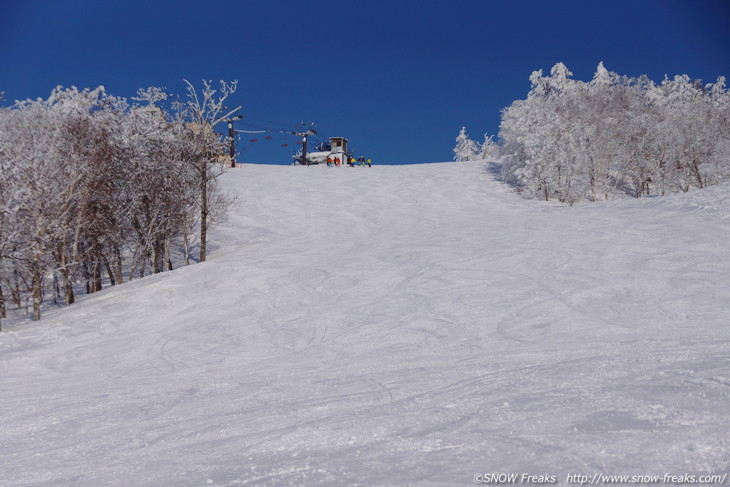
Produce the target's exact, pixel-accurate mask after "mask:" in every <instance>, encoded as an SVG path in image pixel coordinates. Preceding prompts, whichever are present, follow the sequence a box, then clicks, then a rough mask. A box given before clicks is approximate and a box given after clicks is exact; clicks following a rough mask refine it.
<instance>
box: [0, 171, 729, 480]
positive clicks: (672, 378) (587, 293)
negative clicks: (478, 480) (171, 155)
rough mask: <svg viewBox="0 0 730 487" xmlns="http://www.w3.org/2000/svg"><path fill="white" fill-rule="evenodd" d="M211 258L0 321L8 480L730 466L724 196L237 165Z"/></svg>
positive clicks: (0, 414) (479, 174) (468, 176)
mask: <svg viewBox="0 0 730 487" xmlns="http://www.w3.org/2000/svg"><path fill="white" fill-rule="evenodd" d="M223 184H224V185H225V186H226V187H227V188H229V189H230V190H231V191H234V192H236V193H237V194H238V195H239V196H238V202H237V204H236V209H235V210H234V211H233V214H232V215H231V217H230V219H229V221H228V222H227V223H225V224H224V225H223V226H221V227H219V228H218V229H217V230H215V231H214V232H213V234H212V236H211V240H212V242H213V244H214V245H213V248H212V249H211V250H210V252H209V255H210V257H209V260H208V262H206V263H204V264H198V265H193V266H189V267H186V268H181V269H179V270H176V271H174V272H171V273H165V274H161V275H156V276H152V277H148V278H145V279H143V280H136V281H133V282H131V283H128V284H124V285H123V286H117V287H115V288H109V289H106V290H104V291H103V292H101V293H99V294H96V295H93V296H89V297H86V298H84V299H83V300H82V302H80V303H78V304H76V305H74V306H72V307H70V308H67V309H61V310H53V311H49V312H47V313H46V314H45V317H44V319H43V321H42V322H40V323H28V322H26V323H16V324H12V325H11V326H10V327H9V331H5V332H3V333H0V485H3V486H94V487H100V486H150V487H153V486H154V487H160V486H210V485H212V486H239V485H277V486H278V485H296V486H303V485H307V486H312V485H327V486H344V485H362V486H374V485H378V486H405V485H417V486H452V485H454V486H457V485H473V483H474V476H475V474H480V473H482V474H487V473H500V472H502V473H518V474H522V473H532V474H535V475H545V474H547V475H554V476H555V477H556V480H557V482H558V483H560V484H566V481H567V475H568V474H586V475H591V476H592V475H594V474H596V473H605V474H611V475H649V474H659V475H663V474H665V473H669V474H673V475H683V474H697V475H699V474H703V473H719V474H724V473H726V472H728V470H730V414H729V411H730V306H729V305H728V303H730V186H728V185H722V186H716V187H713V188H709V189H707V190H703V191H698V192H695V193H691V194H687V195H676V196H669V197H665V198H648V199H642V200H623V201H610V202H604V203H596V204H591V205H585V206H580V207H575V208H569V207H567V206H563V205H559V204H553V203H545V202H538V201H527V200H523V199H522V198H520V197H519V196H518V195H517V194H515V193H514V191H513V190H512V189H510V188H508V187H506V186H504V185H502V184H500V183H499V182H497V181H495V180H494V178H493V176H492V175H491V174H490V172H489V170H488V165H487V164H485V163H481V162H472V163H447V164H424V165H412V166H387V167H386V166H381V167H378V166H375V167H373V168H369V169H368V168H365V169H363V168H347V167H343V168H326V167H310V168H304V167H290V166H286V167H281V166H253V165H244V166H243V167H241V168H239V169H236V170H232V171H230V172H229V173H228V174H227V175H226V176H224V182H223Z"/></svg>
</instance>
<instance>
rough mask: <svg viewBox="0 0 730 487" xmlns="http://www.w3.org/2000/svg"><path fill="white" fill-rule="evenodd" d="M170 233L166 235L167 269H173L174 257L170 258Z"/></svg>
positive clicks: (165, 253) (165, 255)
mask: <svg viewBox="0 0 730 487" xmlns="http://www.w3.org/2000/svg"><path fill="white" fill-rule="evenodd" d="M170 246H171V242H170V235H169V234H168V235H165V243H164V259H165V263H164V266H165V269H164V270H166V271H171V270H172V259H171V258H170Z"/></svg>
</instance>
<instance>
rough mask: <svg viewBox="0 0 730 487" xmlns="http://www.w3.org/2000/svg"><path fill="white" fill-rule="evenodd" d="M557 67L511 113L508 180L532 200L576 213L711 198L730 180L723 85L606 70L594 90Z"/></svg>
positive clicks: (534, 79)
mask: <svg viewBox="0 0 730 487" xmlns="http://www.w3.org/2000/svg"><path fill="white" fill-rule="evenodd" d="M571 76H572V74H571V73H570V71H569V70H568V68H567V67H566V66H565V65H564V64H562V63H558V64H556V65H555V66H554V67H553V68H552V69H551V74H550V76H543V73H542V71H541V70H540V71H535V72H533V73H532V75H531V76H530V81H531V83H532V88H531V90H530V92H529V93H528V95H527V99H525V100H517V101H515V102H514V103H512V105H510V106H509V107H507V108H506V109H505V110H503V115H502V123H501V125H500V139H501V141H502V152H503V175H504V177H505V179H506V180H509V181H512V182H514V183H516V184H519V185H520V186H522V187H523V188H525V192H524V193H525V194H526V195H528V196H532V197H539V198H543V199H546V200H547V199H552V198H555V199H558V200H560V201H564V202H567V203H570V204H572V203H573V202H575V201H578V200H580V199H588V200H592V201H595V200H596V199H598V198H609V197H616V196H621V195H631V196H636V197H639V196H644V195H650V194H657V193H658V194H665V193H666V192H671V191H676V190H681V191H689V190H690V189H691V188H702V187H705V186H707V185H708V184H715V183H717V182H719V181H721V180H725V179H727V178H728V177H730V174H729V173H730V157H728V156H729V154H730V151H729V150H728V147H730V142H729V141H728V139H729V138H730V135H728V134H729V133H730V131H728V130H727V127H728V108H727V107H728V105H729V104H730V102H728V99H729V96H730V95H729V94H728V91H727V90H726V89H725V84H724V78H720V79H718V81H717V83H714V84H708V85H706V86H702V84H701V83H700V82H699V81H696V80H691V79H690V78H689V77H688V76H676V77H674V79H669V78H666V79H665V80H664V82H663V83H662V84H661V85H656V84H654V83H653V82H652V81H651V80H649V79H648V78H647V77H646V76H641V77H639V78H627V77H625V76H619V75H618V74H616V73H613V72H611V71H609V70H607V69H606V68H605V66H604V65H603V63H600V64H599V65H598V67H597V69H596V73H595V75H594V77H593V80H591V81H590V82H588V83H583V82H581V81H576V80H573V79H572V78H571Z"/></svg>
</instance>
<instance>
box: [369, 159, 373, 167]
mask: <svg viewBox="0 0 730 487" xmlns="http://www.w3.org/2000/svg"><path fill="white" fill-rule="evenodd" d="M368 167H373V161H371V160H370V158H369V157H368Z"/></svg>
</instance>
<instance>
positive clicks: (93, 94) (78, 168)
mask: <svg viewBox="0 0 730 487" xmlns="http://www.w3.org/2000/svg"><path fill="white" fill-rule="evenodd" d="M185 83H186V94H185V96H184V97H183V98H178V99H176V100H172V101H171V100H168V94H167V93H166V92H165V91H164V89H162V88H157V87H150V88H147V89H140V90H139V91H138V92H137V96H135V97H133V98H131V99H129V100H128V99H126V98H122V97H117V96H113V95H111V94H109V93H107V92H106V90H105V89H104V88H103V87H98V88H96V89H93V90H92V89H84V90H79V89H77V88H75V87H72V88H63V87H60V86H59V87H57V88H56V89H54V90H53V91H52V93H51V95H50V96H49V97H48V98H47V99H41V98H39V99H36V100H30V99H28V100H23V101H17V102H15V103H14V104H12V105H10V106H5V107H0V318H3V317H5V315H6V309H7V307H9V306H13V305H14V306H15V307H17V308H25V309H26V310H27V311H29V310H30V309H31V308H32V316H33V319H35V320H37V319H40V317H41V305H42V303H43V302H44V300H49V299H52V300H53V301H54V302H56V303H58V304H65V305H70V304H72V303H73V302H74V300H75V294H76V293H78V292H79V291H80V290H82V291H85V292H87V293H93V292H96V291H98V290H100V289H101V287H102V282H104V281H105V280H106V281H107V282H108V283H110V284H111V285H116V284H120V283H122V282H124V281H129V280H132V279H134V278H141V277H143V276H144V275H145V274H150V273H158V272H163V271H167V270H171V269H172V267H173V260H175V259H174V258H173V254H175V253H178V255H180V257H181V259H180V260H184V262H185V263H186V264H189V263H190V261H191V259H195V258H196V257H194V256H193V252H194V251H197V259H198V260H199V261H204V260H205V259H206V250H207V231H208V229H209V228H210V226H211V225H213V224H214V223H216V222H217V221H220V220H221V219H222V218H223V217H224V216H225V213H226V211H227V209H228V208H229V207H230V205H231V203H232V199H231V198H230V197H229V196H228V195H226V194H224V193H223V192H222V191H221V189H220V188H219V186H218V184H217V179H218V177H219V176H220V175H221V174H222V173H223V172H224V171H225V167H226V162H225V158H224V157H222V154H224V153H225V148H224V147H223V145H224V143H225V141H224V140H221V138H220V137H219V136H218V135H216V134H215V132H214V131H213V127H214V126H215V125H216V124H217V123H218V122H220V121H221V120H223V119H225V118H226V117H229V116H230V115H231V113H232V112H233V111H231V110H228V109H227V108H226V107H225V101H226V99H227V98H229V97H230V95H231V94H232V93H234V92H235V90H236V86H237V84H236V82H232V83H226V82H223V81H221V83H220V86H218V87H214V86H213V85H212V84H211V83H210V82H205V81H204V82H203V86H202V87H201V88H199V89H196V88H195V87H194V86H193V85H192V84H191V83H189V82H187V81H185ZM234 111H235V110H234Z"/></svg>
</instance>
